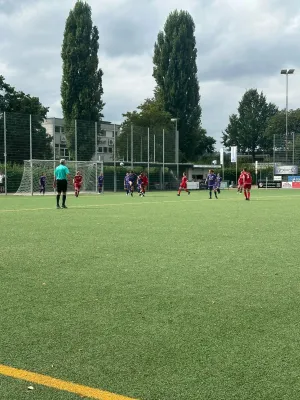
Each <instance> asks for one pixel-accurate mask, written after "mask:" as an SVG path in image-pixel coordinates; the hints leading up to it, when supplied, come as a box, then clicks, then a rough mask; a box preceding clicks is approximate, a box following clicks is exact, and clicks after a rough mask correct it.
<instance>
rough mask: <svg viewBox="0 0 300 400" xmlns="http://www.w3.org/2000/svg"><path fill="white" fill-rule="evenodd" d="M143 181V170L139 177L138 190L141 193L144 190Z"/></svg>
mask: <svg viewBox="0 0 300 400" xmlns="http://www.w3.org/2000/svg"><path fill="white" fill-rule="evenodd" d="M142 183H143V173H142V172H141V173H140V175H139V176H138V177H137V190H138V192H139V193H141V190H142Z"/></svg>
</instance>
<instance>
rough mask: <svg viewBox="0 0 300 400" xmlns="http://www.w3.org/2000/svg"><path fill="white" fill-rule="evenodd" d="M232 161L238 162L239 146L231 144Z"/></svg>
mask: <svg viewBox="0 0 300 400" xmlns="http://www.w3.org/2000/svg"><path fill="white" fill-rule="evenodd" d="M231 162H235V163H236V162H237V146H231Z"/></svg>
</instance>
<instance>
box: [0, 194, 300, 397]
mask: <svg viewBox="0 0 300 400" xmlns="http://www.w3.org/2000/svg"><path fill="white" fill-rule="evenodd" d="M299 204H300V192H298V191H292V190H291V191H288V190H287V191H284V190H275V189H274V190H273V191H272V190H262V189H261V190H253V191H252V196H251V201H250V202H247V201H244V198H243V195H238V194H237V193H236V191H235V190H232V191H222V192H221V195H220V196H219V200H215V199H212V200H209V199H208V193H207V192H206V191H197V192H192V194H191V196H187V195H186V193H183V194H182V195H181V197H177V196H176V192H169V193H167V192H152V193H147V195H146V197H145V198H139V197H138V196H137V195H136V194H135V196H134V197H133V198H131V197H126V196H125V195H124V194H123V193H122V194H109V193H107V194H105V195H104V196H101V195H100V196H93V195H90V196H88V195H86V196H81V197H79V198H75V197H74V196H73V195H71V194H69V195H68V199H67V205H68V207H69V208H68V209H67V210H63V209H61V210H56V208H55V198H54V196H45V197H39V196H34V197H17V196H8V197H5V196H0V225H1V235H0V249H1V251H0V257H1V259H0V265H1V268H0V270H1V280H0V304H1V315H0V330H1V339H0V340H1V342H0V364H1V365H0V398H1V400H24V399H46V400H48V399H49V400H58V399H62V400H65V399H78V398H80V396H79V395H77V394H74V393H70V392H68V391H62V390H59V389H55V388H53V387H52V388H50V387H46V386H44V385H39V384H37V383H31V382H30V381H28V382H27V381H24V380H20V379H15V378H14V377H8V376H5V373H4V372H5V368H4V366H9V367H15V368H18V369H21V370H23V371H24V373H25V371H30V372H35V373H37V374H43V375H46V376H48V377H52V378H59V379H61V380H63V381H66V382H75V383H78V384H80V385H84V386H85V387H90V388H98V389H101V390H104V391H108V392H111V393H116V394H119V395H122V396H127V397H130V398H133V399H141V400H183V399H184V400H223V399H224V400H235V399H236V400H246V399H247V400H298V399H299V396H300V372H299V365H300V336H299V326H300V315H299V309H300V253H298V250H297V248H298V246H299V234H300V214H299V209H300V207H299ZM29 385H32V386H33V387H34V389H33V390H31V391H28V389H27V388H28V386H29ZM50 386H51V385H50ZM70 387H71V386H70ZM66 390H68V388H67V389H66ZM70 391H71V390H70ZM86 393H87V394H88V393H91V392H86ZM81 398H89V397H88V395H82V397H81ZM91 398H99V399H100V398H102V397H91ZM118 398H119V399H120V400H121V399H122V397H121V396H120V397H118V396H117V397H115V398H113V397H111V399H112V400H118ZM124 398H125V397H124ZM103 399H104V400H108V399H110V398H109V397H105V395H103Z"/></svg>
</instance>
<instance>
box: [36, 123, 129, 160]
mask: <svg viewBox="0 0 300 400" xmlns="http://www.w3.org/2000/svg"><path fill="white" fill-rule="evenodd" d="M42 125H43V127H44V128H45V129H46V132H47V133H48V135H50V136H52V137H53V138H54V143H55V158H56V159H57V160H59V159H60V158H65V159H66V160H68V159H69V151H68V148H67V141H66V136H65V124H64V119H63V118H47V119H46V120H45V121H44V122H43V124H42ZM120 128H121V126H120V125H117V124H113V123H111V122H109V121H101V125H100V124H98V140H97V147H98V152H97V154H96V155H94V157H93V159H97V160H98V161H103V162H109V161H113V153H114V150H113V149H114V141H115V133H116V137H117V136H118V134H119V133H120Z"/></svg>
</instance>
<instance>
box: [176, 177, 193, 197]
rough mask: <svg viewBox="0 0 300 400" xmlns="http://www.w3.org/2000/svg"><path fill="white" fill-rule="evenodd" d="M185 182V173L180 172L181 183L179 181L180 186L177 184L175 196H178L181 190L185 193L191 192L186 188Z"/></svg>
mask: <svg viewBox="0 0 300 400" xmlns="http://www.w3.org/2000/svg"><path fill="white" fill-rule="evenodd" d="M187 183H188V178H187V177H186V173H185V172H184V173H183V174H182V178H181V183H180V186H179V189H178V193H177V196H180V193H181V191H182V190H184V191H185V192H187V194H191V192H190V191H189V190H188V188H187Z"/></svg>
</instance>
